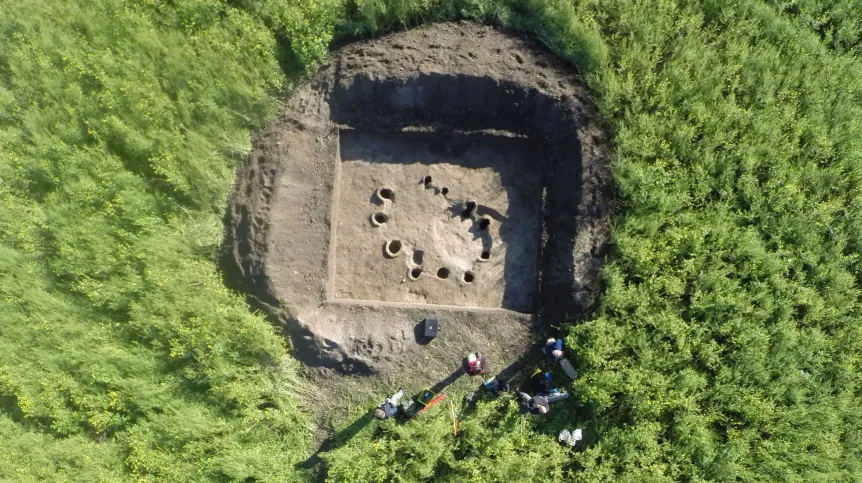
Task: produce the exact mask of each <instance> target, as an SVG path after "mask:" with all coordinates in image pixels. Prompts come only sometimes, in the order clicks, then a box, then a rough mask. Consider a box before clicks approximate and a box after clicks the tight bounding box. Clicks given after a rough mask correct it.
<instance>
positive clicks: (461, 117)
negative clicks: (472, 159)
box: [223, 23, 610, 389]
mask: <svg viewBox="0 0 862 483" xmlns="http://www.w3.org/2000/svg"><path fill="white" fill-rule="evenodd" d="M346 129H351V130H355V131H357V132H363V133H368V134H370V135H375V134H376V135H387V136H391V135H394V134H399V133H405V132H422V133H424V134H423V135H426V136H427V135H433V136H438V137H444V138H445V137H447V136H450V137H454V136H455V135H456V134H457V135H466V136H503V137H510V138H513V137H514V138H526V141H528V142H529V145H530V146H533V148H531V149H533V153H532V156H531V158H530V160H529V162H528V163H525V165H526V166H528V167H529V168H525V169H530V170H532V171H530V172H529V173H528V172H527V171H525V174H529V175H530V176H535V177H536V178H537V179H538V180H539V183H540V186H541V189H539V190H538V193H539V194H537V197H538V198H537V199H538V201H537V203H541V207H540V209H537V210H536V213H541V216H540V218H541V219H540V220H536V221H540V223H536V229H535V245H536V246H537V247H538V248H539V250H538V253H535V250H533V252H534V255H531V256H534V257H535V260H536V262H535V263H534V267H536V266H537V267H538V270H537V272H538V275H537V278H538V280H537V282H536V284H535V285H536V286H537V287H538V289H537V290H534V292H535V293H534V295H532V296H531V297H530V298H531V303H524V304H521V305H520V307H528V308H529V310H527V311H534V313H533V314H522V313H515V312H511V311H508V310H502V309H499V308H497V309H493V308H487V307H488V305H487V304H486V307H485V308H472V307H455V306H450V304H446V303H438V304H436V305H426V304H423V303H417V302H421V299H419V300H417V301H414V302H393V301H392V300H400V299H397V298H390V299H388V301H387V300H383V298H380V299H378V301H368V300H365V301H362V302H355V303H354V302H353V301H350V300H337V297H336V296H335V294H334V293H333V289H332V287H333V285H334V283H332V281H334V280H336V274H335V266H334V265H335V264H334V263H332V260H333V252H335V250H334V249H333V247H335V246H339V243H341V242H342V241H344V240H341V239H337V238H338V236H339V235H338V232H339V230H341V229H342V226H343V225H342V223H341V221H340V220H339V221H338V225H337V226H338V230H333V226H332V220H333V219H334V218H335V216H336V215H337V213H338V206H339V200H338V198H339V193H340V192H345V190H343V189H339V187H338V186H336V185H337V184H338V183H351V182H352V180H351V179H345V178H343V177H342V178H339V176H338V174H339V173H340V169H341V164H342V160H341V156H340V153H339V131H340V130H346ZM399 135H400V134H399ZM252 145H253V150H252V152H251V154H249V156H248V157H247V158H246V160H245V162H244V163H243V164H242V166H240V167H239V168H238V169H237V174H236V181H235V184H234V187H233V190H232V193H231V196H230V199H229V202H228V207H227V213H226V215H225V224H226V228H225V239H224V244H223V267H224V271H225V274H226V278H227V279H228V281H229V283H233V284H235V286H236V287H237V288H240V289H242V290H243V291H245V293H247V294H248V296H249V298H250V300H252V301H253V302H254V303H255V304H256V305H258V306H259V307H262V308H264V309H265V310H267V311H268V312H269V313H270V314H271V315H272V316H273V317H274V318H276V319H277V320H279V321H280V322H281V323H282V324H283V326H284V328H285V333H286V335H288V336H289V337H290V340H291V342H292V344H293V347H294V350H295V353H296V355H297V357H299V359H300V360H301V361H302V362H304V363H306V364H307V365H309V366H311V367H320V368H325V369H327V370H328V369H334V370H336V371H339V372H342V373H353V374H369V373H382V374H385V373H390V372H392V371H394V370H399V369H401V368H404V369H408V370H409V371H410V372H411V374H412V375H413V376H414V377H415V378H416V381H417V382H416V384H417V385H418V384H422V383H421V382H419V381H421V380H425V381H432V382H433V381H434V380H436V379H435V378H441V377H444V376H446V375H447V374H450V373H451V372H452V367H453V365H455V366H457V364H458V361H460V359H461V358H462V357H463V356H464V355H465V354H466V353H467V352H470V351H475V350H479V351H481V352H482V353H484V354H485V355H486V356H488V359H489V361H492V363H493V365H494V366H496V367H503V366H506V365H508V364H510V363H512V362H514V361H515V360H516V359H517V358H518V357H520V356H521V355H522V354H523V352H524V351H525V350H528V348H529V347H530V345H531V343H532V341H533V339H534V332H535V331H536V330H538V331H543V330H544V328H546V327H549V326H552V325H556V324H558V323H559V322H561V321H563V320H564V319H566V318H571V317H578V316H581V315H583V314H584V313H585V312H586V311H588V310H590V308H591V307H592V305H593V304H594V303H595V301H596V297H597V294H598V293H599V290H600V286H599V279H598V269H599V267H600V265H601V260H602V257H603V256H604V255H605V252H606V246H607V240H608V229H609V221H608V220H609V206H608V193H609V183H610V177H609V168H608V165H607V149H606V147H605V135H604V132H603V130H602V128H601V126H600V125H599V124H598V123H597V122H596V120H595V109H594V107H592V105H591V103H590V102H589V99H588V97H587V94H586V92H585V90H584V88H583V87H581V86H580V85H578V84H576V83H575V82H574V76H573V75H572V73H571V72H570V71H569V70H568V69H567V68H565V67H564V66H563V65H561V63H560V62H559V61H558V60H556V59H555V58H554V57H552V56H551V55H550V54H547V53H546V52H544V51H543V50H542V49H541V48H538V47H537V46H536V45H535V44H534V42H532V41H530V40H527V39H522V38H518V37H514V36H511V35H508V34H506V33H503V32H501V31H498V30H495V29H493V28H490V27H486V26H480V25H476V24H471V23H458V24H454V23H445V24H437V25H433V26H430V27H426V28H421V29H417V30H412V31H408V32H404V33H398V34H393V35H390V36H387V37H383V38H380V39H375V40H370V41H365V42H359V43H356V44H352V45H349V46H347V47H345V48H343V49H341V50H339V51H337V52H334V53H333V55H332V62H331V64H330V65H329V66H327V67H325V68H323V69H322V70H321V71H320V72H319V73H318V74H316V75H315V76H314V77H313V78H312V79H311V81H310V82H309V83H308V84H307V85H305V86H303V87H301V88H299V89H298V90H297V91H296V92H294V93H293V95H292V96H291V97H290V99H288V100H287V101H286V105H285V108H284V110H283V111H282V112H281V113H280V114H279V115H278V116H277V118H276V119H274V120H273V121H272V122H270V124H269V125H268V126H267V127H266V128H265V129H264V130H263V131H261V132H260V133H258V134H257V136H256V137H255V138H254V139H253V143H252ZM400 162H402V164H403V163H409V160H406V161H400ZM462 164H463V163H462ZM501 171H502V169H501ZM411 175H412V174H411ZM427 175H429V176H432V179H431V180H429V181H428V187H429V188H430V187H431V186H433V187H434V189H438V190H440V192H441V193H446V194H447V195H449V196H456V195H457V192H456V191H457V188H458V184H457V183H453V187H452V189H451V190H450V189H449V187H448V186H443V185H442V184H441V182H442V181H443V180H442V179H440V176H444V177H445V175H446V173H445V172H442V171H433V172H432V171H429V172H428V173H427ZM423 176H425V174H418V172H417V174H416V176H415V178H416V179H415V182H416V189H417V190H422V189H425V179H424V178H423ZM383 178H385V176H383V177H382V178H381V180H379V181H380V182H379V183H377V184H379V186H378V187H379V188H382V187H384V186H383V184H385V181H386V180H385V179H383ZM438 184H439V185H440V186H437V185H438ZM372 187H373V186H371V185H369V187H368V189H366V190H365V191H369V190H370V189H371V188H372ZM348 188H349V187H348ZM386 188H390V189H392V190H393V192H392V193H391V195H392V198H391V199H386V200H378V201H380V202H381V205H380V206H382V202H383V201H385V202H386V203H398V202H399V198H398V197H399V196H401V195H402V193H399V189H400V188H393V187H391V186H386ZM444 188H445V189H444ZM450 191H451V193H450ZM465 196H466V195H465ZM366 197H367V199H366V200H363V202H364V203H369V202H371V203H374V200H375V199H376V198H379V195H375V194H374V193H373V192H369V193H367V195H366ZM466 199H467V198H465V200H464V201H465V203H462V204H461V205H457V206H455V207H454V208H453V210H462V211H457V213H458V214H461V213H463V209H466ZM470 199H472V198H470ZM478 201H479V203H480V204H481V200H478ZM503 208H505V207H503ZM374 209H375V208H374V205H372V204H369V205H368V207H367V209H366V208H363V211H362V215H361V216H360V215H359V214H357V215H356V216H355V218H356V219H357V220H359V221H358V223H361V224H362V229H363V230H378V232H380V231H382V230H381V227H380V226H375V225H374V224H373V223H371V222H370V221H369V220H370V219H371V218H370V217H371V216H373V214H374V212H375V211H374ZM477 212H478V210H477ZM357 213H358V212H357ZM468 215H469V216H473V217H476V220H477V225H478V224H479V223H481V217H482V213H472V212H470V213H468ZM392 216H396V215H392V214H390V216H389V218H388V219H387V221H386V225H387V227H391V226H395V224H396V223H397V219H396V218H392ZM351 219H352V218H351ZM490 221H491V223H490V225H489V226H488V227H483V229H484V230H488V232H489V233H495V230H498V226H497V223H498V221H495V220H494V219H493V217H491V218H490ZM504 226H505V225H504V224H503V225H500V228H499V230H503V229H504ZM336 239H337V240H336ZM346 243H349V240H348V241H346ZM411 243H414V242H411V241H410V240H407V239H405V240H404V246H403V248H402V251H404V252H405V253H400V254H399V255H398V256H396V257H391V258H389V259H384V257H382V256H379V255H380V253H378V254H376V255H375V256H379V263H390V262H391V263H393V264H394V263H401V264H404V265H403V267H401V268H400V269H399V270H400V271H399V272H398V273H402V272H403V276H402V278H403V279H405V281H403V282H401V281H400V280H399V282H400V283H406V284H413V286H415V287H418V286H421V284H423V283H428V284H430V283H432V282H434V283H437V282H440V281H439V280H436V281H435V277H434V275H435V274H436V273H438V272H437V270H438V267H437V266H432V265H433V263H434V261H435V260H436V259H435V257H437V256H438V255H437V254H436V253H434V252H433V250H431V251H429V250H426V249H425V248H424V247H414V246H413V245H411ZM376 246H377V245H375V247H376ZM379 246H380V247H381V248H382V247H384V242H383V240H382V239H381V241H380V243H379ZM381 248H377V250H378V252H379V251H380V249H381ZM470 249H471V250H472V249H475V250H476V253H475V256H473V257H472V258H473V259H476V260H479V262H477V263H476V265H472V264H471V265H469V266H468V265H464V266H463V267H461V268H458V267H457V266H454V265H453V267H452V269H453V271H452V275H451V276H450V277H448V278H447V279H446V283H451V284H452V287H455V286H456V284H461V285H458V286H457V287H458V290H459V291H461V292H463V293H469V291H471V290H479V288H481V286H482V280H483V278H482V277H483V270H484V268H482V267H481V264H482V260H485V258H484V257H483V256H482V252H484V251H486V250H485V249H484V248H483V247H482V245H481V244H479V245H477V246H476V247H472V245H471V248H470ZM414 250H420V251H421V253H418V254H416V252H415V251H414ZM488 256H489V259H490V260H489V261H487V262H486V263H487V265H488V266H492V265H493V263H494V261H495V259H494V257H495V253H494V250H493V248H492V249H491V250H490V253H489V254H488ZM417 259H418V260H423V262H422V263H424V264H425V265H423V270H424V271H423V272H421V274H420V275H419V281H412V280H407V279H408V275H409V274H410V273H414V274H415V273H417V272H411V270H412V269H411V267H413V266H414V265H417V264H416V260H417ZM375 263H376V262H375ZM393 266H394V265H393ZM512 266H515V265H512ZM526 266H529V264H527V265H526ZM506 269H508V266H506ZM534 270H535V269H534ZM467 271H469V272H471V275H470V276H469V277H468V279H470V280H471V283H470V284H469V285H468V284H465V283H464V274H465V273H466V272H467ZM470 277H474V278H470ZM526 278H527V279H529V274H527V276H526ZM353 280H355V283H361V277H360V278H355V279H353ZM474 280H475V281H474ZM501 280H502V282H501V283H502V284H505V280H506V277H502V278H501ZM352 283H353V282H352ZM441 283H442V282H441ZM525 286H526V285H525ZM477 287H478V288H477ZM497 288H498V289H499V290H500V291H501V293H502V292H504V291H505V290H506V287H505V286H503V287H497ZM453 290H454V289H453ZM528 290H529V288H528ZM356 291H357V292H359V293H363V294H373V293H374V291H373V290H370V289H369V290H362V289H361V287H360V288H358V289H356ZM461 292H459V293H461ZM392 297H395V296H394V295H393V296H392ZM476 298H477V300H478V299H480V298H481V297H478V296H477V297H476ZM380 300H383V301H380ZM440 300H443V299H440ZM494 303H497V304H498V305H497V306H498V307H499V306H503V307H505V305H499V302H494ZM451 305H455V304H451ZM462 305H463V304H462ZM480 305H481V304H480ZM492 305H493V304H492ZM429 316H433V317H439V318H440V319H441V322H440V335H439V337H438V338H437V339H435V340H434V341H432V342H431V343H430V344H428V345H423V343H424V341H420V340H419V337H414V336H415V326H416V324H418V323H419V322H420V321H421V320H422V318H424V317H429ZM417 361H421V364H417V363H416V362H417ZM419 388H420V387H416V388H413V389H419Z"/></svg>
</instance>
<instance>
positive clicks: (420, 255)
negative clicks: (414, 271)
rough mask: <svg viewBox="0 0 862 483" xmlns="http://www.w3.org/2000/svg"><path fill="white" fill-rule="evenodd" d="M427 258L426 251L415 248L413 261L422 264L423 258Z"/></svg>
mask: <svg viewBox="0 0 862 483" xmlns="http://www.w3.org/2000/svg"><path fill="white" fill-rule="evenodd" d="M424 258H425V252H423V251H422V250H413V263H415V264H416V265H422V259H424Z"/></svg>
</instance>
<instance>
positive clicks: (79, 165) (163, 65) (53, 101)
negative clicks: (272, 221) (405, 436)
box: [0, 0, 308, 481]
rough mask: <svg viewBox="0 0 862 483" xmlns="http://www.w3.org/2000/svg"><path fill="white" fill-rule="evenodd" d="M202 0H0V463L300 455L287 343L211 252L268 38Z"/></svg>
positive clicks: (244, 467)
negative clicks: (152, 0) (157, 0)
mask: <svg viewBox="0 0 862 483" xmlns="http://www.w3.org/2000/svg"><path fill="white" fill-rule="evenodd" d="M156 5H158V7H156ZM215 6H216V7H217V9H213V8H208V6H207V4H205V3H204V2H175V3H173V4H172V5H171V6H170V7H167V6H165V5H164V4H143V5H130V4H128V3H125V2H120V1H113V0H105V1H99V2H80V4H79V5H77V6H74V7H73V6H70V5H68V3H67V2H6V3H4V4H2V6H0V29H2V35H3V39H4V42H2V43H0V160H2V162H0V180H2V181H0V183H2V184H0V206H2V209H0V252H2V256H0V314H2V315H0V318H2V325H0V447H2V448H3V451H0V479H10V480H15V481H26V480H37V479H43V480H52V481H54V480H59V479H64V478H73V479H76V480H78V481H99V480H121V479H126V478H127V477H128V476H130V475H134V476H135V478H137V479H141V480H149V479H152V480H159V481H186V480H211V479H222V480H225V479H227V480H242V479H245V478H247V477H254V478H257V479H258V480H261V481H263V480H266V481H284V480H285V479H286V478H289V476H290V475H291V474H292V467H291V462H292V461H296V460H297V459H300V458H301V457H302V456H303V452H304V451H305V449H306V445H307V441H308V434H307V429H306V427H305V424H304V421H305V417H304V416H303V415H302V414H301V413H300V412H299V411H298V410H297V406H296V404H297V403H296V399H295V398H294V397H293V393H294V392H295V391H296V390H297V389H298V383H297V381H296V379H295V363H294V362H293V361H292V360H290V359H287V358H285V355H284V348H283V342H282V341H281V340H280V338H279V337H278V336H277V335H275V334H274V333H273V330H272V328H271V326H270V325H269V324H267V323H266V322H265V321H264V320H263V319H262V318H261V317H259V316H255V315H252V314H250V313H249V312H248V309H247V307H246V306H245V304H244V303H243V301H242V300H241V299H240V298H238V297H237V296H235V295H232V294H230V293H228V291H227V290H225V288H224V287H223V286H222V284H221V280H220V279H219V277H218V274H217V273H216V270H215V266H214V264H213V262H212V260H213V256H214V251H215V248H216V246H217V244H218V242H219V240H220V236H221V211H222V209H223V205H224V199H225V196H226V193H227V189H228V187H229V185H230V178H231V175H232V166H233V165H234V163H235V162H236V159H237V157H238V155H239V154H241V153H242V152H243V151H244V150H246V149H247V145H248V133H249V130H250V129H252V128H254V127H256V126H258V125H260V123H261V121H263V119H264V118H265V117H266V116H267V115H269V113H271V112H273V109H272V107H273V104H272V100H271V99H270V98H269V93H270V92H272V91H273V90H275V89H276V88H278V87H279V86H280V85H281V83H282V74H281V71H280V69H279V66H278V59H277V58H276V51H277V50H276V42H275V40H274V36H273V34H272V32H271V31H270V29H269V28H268V27H266V25H265V24H264V22H263V21H262V20H261V19H257V18H254V17H253V16H251V15H249V14H248V13H246V12H243V11H240V10H236V9H230V8H225V7H224V5H221V4H219V5H215Z"/></svg>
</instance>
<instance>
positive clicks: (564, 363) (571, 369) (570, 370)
mask: <svg viewBox="0 0 862 483" xmlns="http://www.w3.org/2000/svg"><path fill="white" fill-rule="evenodd" d="M560 367H562V368H563V372H565V373H566V375H567V376H569V377H571V378H572V379H573V380H574V379H577V378H578V370H577V369H575V366H573V365H572V363H571V362H569V360H568V359H566V358H565V357H564V358H562V359H560Z"/></svg>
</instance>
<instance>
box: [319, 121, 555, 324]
mask: <svg viewBox="0 0 862 483" xmlns="http://www.w3.org/2000/svg"><path fill="white" fill-rule="evenodd" d="M543 161H544V160H543V159H542V154H541V150H540V149H538V147H537V146H536V144H535V143H534V142H533V141H532V140H530V139H525V138H515V137H506V136H493V135H481V134H480V135H464V134H445V135H444V134H437V133H391V134H377V133H366V132H361V131H354V130H341V131H340V132H339V159H338V160H337V162H336V172H335V184H334V196H333V207H332V232H331V237H332V239H331V243H330V254H329V269H330V270H329V276H328V280H327V298H328V299H329V300H330V301H332V302H341V303H351V302H355V303H360V304H369V303H382V304H383V305H435V306H449V307H460V308H464V309H483V310H488V309H492V310H493V309H498V310H499V309H504V310H513V311H517V312H523V313H532V312H534V309H535V299H536V294H537V290H538V259H539V251H540V238H541V204H542V186H543V179H542V173H541V169H540V167H541V166H543V165H544V162H543ZM429 176H430V179H428V177H429ZM381 190H390V191H391V193H386V192H382V193H381ZM469 202H475V205H473V204H471V203H469ZM394 241H397V242H399V243H400V247H396V246H394V245H392V244H391V243H392V242H394ZM396 245H397V243H396ZM387 246H388V247H389V248H390V253H387V251H386V248H387ZM395 248H398V250H397V253H395V254H394V256H393V254H392V253H391V252H392V251H394V249H395Z"/></svg>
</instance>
